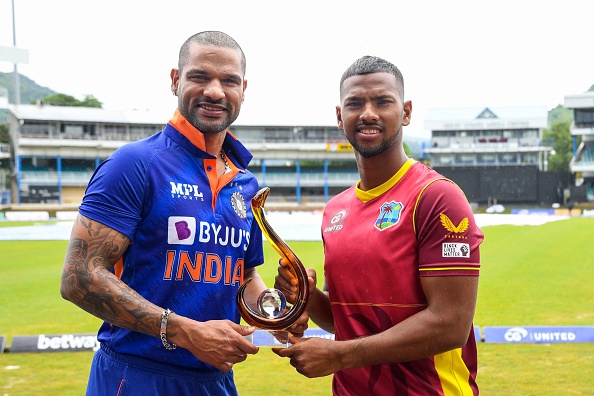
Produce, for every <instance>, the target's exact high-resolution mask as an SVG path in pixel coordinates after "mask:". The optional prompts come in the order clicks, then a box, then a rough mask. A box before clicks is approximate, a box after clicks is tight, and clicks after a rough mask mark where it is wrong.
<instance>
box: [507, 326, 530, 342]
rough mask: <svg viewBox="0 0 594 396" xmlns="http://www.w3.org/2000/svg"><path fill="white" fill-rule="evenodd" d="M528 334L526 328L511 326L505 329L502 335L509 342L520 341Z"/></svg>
mask: <svg viewBox="0 0 594 396" xmlns="http://www.w3.org/2000/svg"><path fill="white" fill-rule="evenodd" d="M527 335H528V330H526V329H524V328H522V327H512V328H510V329H507V331H506V332H505V334H504V335H503V337H504V338H505V340H506V341H509V342H520V341H522V340H523V339H524V338H525V337H526V336H527Z"/></svg>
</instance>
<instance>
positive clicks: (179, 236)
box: [167, 216, 196, 245]
mask: <svg viewBox="0 0 594 396" xmlns="http://www.w3.org/2000/svg"><path fill="white" fill-rule="evenodd" d="M195 237H196V219H195V218H194V217H183V216H171V217H170V218H169V223H168V225H167V243H168V244H170V245H192V244H193V243H194V238H195Z"/></svg>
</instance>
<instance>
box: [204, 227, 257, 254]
mask: <svg viewBox="0 0 594 396" xmlns="http://www.w3.org/2000/svg"><path fill="white" fill-rule="evenodd" d="M211 240H212V242H214V243H215V244H217V245H221V246H227V245H229V244H231V246H233V247H238V246H240V245H241V244H242V242H243V250H247V248H248V245H249V243H250V233H249V232H248V231H246V230H243V229H241V228H235V227H227V226H225V227H222V226H221V225H216V224H212V223H207V222H206V221H201V222H200V226H199V233H198V241H199V242H200V243H208V242H210V241H211Z"/></svg>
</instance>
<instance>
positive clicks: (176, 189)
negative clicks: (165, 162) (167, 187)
mask: <svg viewBox="0 0 594 396" xmlns="http://www.w3.org/2000/svg"><path fill="white" fill-rule="evenodd" d="M169 184H171V197H172V198H183V199H189V200H198V199H200V200H204V198H203V194H202V193H201V192H200V191H198V186H197V185H195V184H186V183H175V182H169Z"/></svg>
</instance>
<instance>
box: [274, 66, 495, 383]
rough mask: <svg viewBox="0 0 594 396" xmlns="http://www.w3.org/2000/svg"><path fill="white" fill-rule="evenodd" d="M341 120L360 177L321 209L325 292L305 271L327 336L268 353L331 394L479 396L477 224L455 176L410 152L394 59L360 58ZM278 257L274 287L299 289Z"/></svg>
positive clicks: (408, 107)
mask: <svg viewBox="0 0 594 396" xmlns="http://www.w3.org/2000/svg"><path fill="white" fill-rule="evenodd" d="M340 101H341V102H340V103H341V104H340V106H338V107H337V108H336V117H337V120H338V127H339V128H340V129H341V130H342V131H344V133H345V135H346V137H347V139H348V141H349V142H350V143H351V145H352V146H353V148H354V150H355V158H356V161H357V167H358V169H359V174H360V177H361V180H360V181H359V182H358V183H357V184H356V185H354V186H352V187H350V188H349V189H347V190H346V191H344V192H342V193H341V194H338V195H337V196H336V197H334V198H333V199H331V200H330V201H329V202H328V204H327V206H326V208H325V209H324V216H323V221H322V238H323V241H324V253H325V263H324V273H325V284H324V290H323V291H322V290H319V289H317V288H316V282H317V278H316V273H315V271H314V270H311V269H310V270H309V271H308V272H309V275H310V278H311V279H310V292H311V294H310V300H309V303H308V307H307V311H308V313H309V315H310V317H311V318H312V320H313V321H314V322H316V323H317V324H318V325H319V326H320V327H321V328H323V329H324V330H326V331H329V332H332V333H334V334H335V341H332V340H326V339H321V338H309V339H300V338H295V337H291V339H290V341H291V342H292V344H293V345H292V346H291V347H289V348H287V349H284V350H275V352H276V353H277V354H278V355H280V356H282V357H289V358H290V359H291V365H293V366H294V367H295V368H296V369H297V371H298V372H299V373H301V374H303V375H305V376H307V377H320V376H325V375H329V374H334V378H333V382H332V390H333V394H335V395H476V394H478V387H477V384H476V381H475V378H476V372H477V357H476V342H475V339H474V331H473V324H472V320H473V316H474V310H475V305H476V298H477V289H478V275H479V267H480V255H479V245H480V244H481V242H482V241H483V233H482V232H481V231H480V229H479V228H478V227H477V225H476V223H475V221H474V217H473V213H472V210H471V208H470V205H469V204H468V201H467V200H466V197H465V196H464V193H463V192H462V191H461V190H460V188H459V187H458V186H457V185H456V184H454V183H453V182H452V181H450V180H448V179H446V178H444V177H443V176H442V175H440V174H438V173H437V172H435V171H434V170H432V169H430V168H429V167H427V166H425V165H423V164H422V163H420V162H416V161H414V160H413V159H410V158H408V157H407V155H406V153H405V151H404V148H403V144H402V141H403V140H402V127H403V126H405V125H408V124H409V123H410V119H411V113H412V103H411V102H410V101H404V82H403V78H402V74H401V73H400V71H399V70H398V68H397V67H396V66H394V65H393V64H392V63H390V62H388V61H385V60H384V59H381V58H377V57H371V56H366V57H363V58H361V59H359V60H357V61H356V62H355V63H353V64H352V65H351V66H350V67H349V68H348V69H347V70H346V72H345V73H344V74H343V76H342V79H341V82H340ZM286 264H287V263H286V262H285V261H283V260H281V265H280V266H279V275H278V276H277V279H276V286H275V287H277V288H278V289H280V290H281V291H283V292H284V293H285V294H286V295H287V297H288V300H289V301H292V299H294V298H295V295H296V294H295V291H296V290H295V286H294V285H293V283H292V276H291V275H290V273H289V272H288V270H287V267H286Z"/></svg>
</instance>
